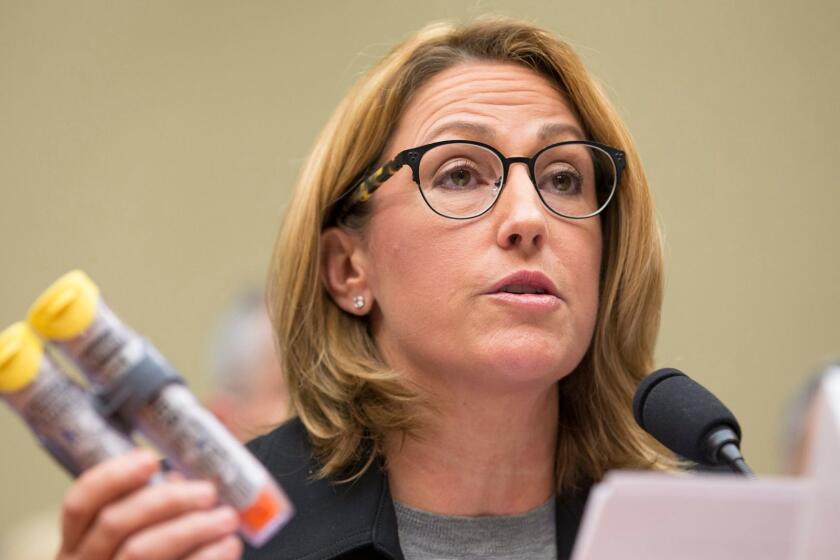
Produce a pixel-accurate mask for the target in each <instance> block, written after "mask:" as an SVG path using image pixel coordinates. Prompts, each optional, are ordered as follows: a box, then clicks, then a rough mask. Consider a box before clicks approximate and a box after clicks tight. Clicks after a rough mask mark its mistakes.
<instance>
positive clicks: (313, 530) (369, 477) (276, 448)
mask: <svg viewBox="0 0 840 560" xmlns="http://www.w3.org/2000/svg"><path fill="white" fill-rule="evenodd" d="M247 447H248V449H249V450H250V451H251V452H252V453H253V454H254V455H255V456H256V457H257V459H259V460H260V462H262V463H263V465H265V467H266V469H267V470H268V472H269V473H270V474H271V475H272V476H273V477H274V479H275V480H276V481H277V482H278V483H279V484H280V486H281V487H282V488H283V491H284V492H286V494H287V495H288V497H289V499H290V500H291V502H292V504H293V505H294V507H295V515H294V517H293V518H292V520H291V521H290V522H289V524H288V525H287V526H286V527H284V528H283V529H282V530H280V532H279V533H278V534H277V535H275V537H274V538H273V539H271V540H270V541H268V542H267V543H266V544H265V545H263V546H262V547H261V548H260V549H251V548H248V547H246V551H245V555H244V556H243V558H247V559H251V560H257V559H268V558H271V559H272V560H276V559H307V560H309V559H313V560H314V559H321V558H324V559H326V558H337V557H339V556H342V555H345V554H348V553H352V552H353V551H356V550H361V549H365V548H370V547H374V548H376V549H381V548H384V549H387V550H393V547H394V546H396V550H398V545H397V544H396V543H397V541H396V521H395V519H393V517H394V514H393V505H392V502H391V496H390V493H389V492H388V484H387V481H386V479H385V476H384V474H383V473H382V472H381V470H380V469H379V467H378V466H373V467H371V468H370V469H369V470H368V471H367V472H366V473H365V474H364V475H363V476H362V477H361V478H359V479H358V480H356V481H354V482H352V483H345V484H338V483H336V482H335V481H333V480H330V479H325V478H318V477H317V474H318V468H319V465H318V463H317V460H316V459H315V457H314V456H313V452H312V445H311V443H310V440H309V435H308V433H307V431H306V428H305V427H304V425H303V423H302V422H301V421H300V420H299V419H297V418H293V419H291V420H289V421H287V422H286V423H284V424H283V425H281V426H280V427H278V428H277V429H275V430H274V431H272V432H270V433H268V434H266V435H264V436H261V437H259V438H257V439H255V440H253V441H251V442H249V443H248V445H247ZM392 556H396V555H392ZM368 557H369V558H371V557H376V556H368Z"/></svg>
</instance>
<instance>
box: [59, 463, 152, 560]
mask: <svg viewBox="0 0 840 560" xmlns="http://www.w3.org/2000/svg"><path fill="white" fill-rule="evenodd" d="M157 469H158V459H157V456H156V455H155V454H154V453H153V452H152V451H150V450H148V449H138V450H135V451H131V452H129V453H126V454H125V455H122V456H121V457H117V458H115V459H112V460H110V461H106V462H104V463H102V464H100V465H97V466H95V467H93V468H92V469H90V470H88V471H86V472H84V473H83V474H82V476H80V477H79V479H78V480H77V481H76V482H75V483H74V484H73V486H72V487H71V488H70V490H69V491H68V492H67V495H66V496H65V498H64V503H63V506H62V513H61V536H62V541H61V552H64V553H69V552H72V551H74V550H75V549H76V547H78V545H79V543H80V541H81V540H82V537H83V536H84V534H85V532H86V531H87V530H88V528H89V527H90V525H91V524H92V523H93V521H94V519H95V518H96V515H97V513H98V512H99V510H101V509H102V508H103V507H105V506H106V505H107V504H108V503H109V502H111V501H113V500H116V499H117V498H119V497H120V496H122V495H124V494H126V493H128V492H131V491H132V490H136V489H137V488H141V487H142V486H143V485H145V484H146V483H147V482H148V481H149V479H150V478H151V476H152V474H154V473H155V472H156V471H157Z"/></svg>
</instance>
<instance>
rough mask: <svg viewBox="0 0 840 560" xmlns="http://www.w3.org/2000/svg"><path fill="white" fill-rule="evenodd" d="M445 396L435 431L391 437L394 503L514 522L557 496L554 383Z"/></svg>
mask: <svg viewBox="0 0 840 560" xmlns="http://www.w3.org/2000/svg"><path fill="white" fill-rule="evenodd" d="M449 389H451V387H450V388H449ZM435 393H437V392H435ZM440 394H442V393H437V395H438V396H437V398H436V400H435V401H434V402H435V403H436V404H437V405H438V407H439V408H438V412H439V414H438V415H436V417H435V419H434V424H433V425H431V426H429V427H428V428H426V429H425V430H424V431H422V432H421V433H418V434H414V435H409V436H407V437H405V438H403V437H402V435H401V434H392V435H390V436H389V437H388V438H386V445H385V455H386V460H387V468H388V475H389V484H390V488H391V493H392V495H393V497H394V499H395V500H396V501H398V502H401V503H403V504H406V505H408V506H411V507H414V508H417V509H422V510H426V511H430V512H434V513H439V514H442V515H468V516H476V515H510V514H516V513H522V512H525V511H529V510H531V509H534V508H536V507H538V506H540V505H542V504H544V503H545V502H546V500H548V499H549V497H551V496H553V495H554V493H555V487H556V483H555V480H556V477H555V457H556V448H557V430H558V423H557V406H558V395H557V385H556V384H553V385H551V386H549V387H545V388H543V389H542V390H539V391H528V392H524V391H523V392H521V393H511V392H506V393H504V394H501V393H498V394H482V395H479V394H477V393H476V392H474V391H469V392H466V391H450V392H449V393H448V394H447V397H446V398H440Z"/></svg>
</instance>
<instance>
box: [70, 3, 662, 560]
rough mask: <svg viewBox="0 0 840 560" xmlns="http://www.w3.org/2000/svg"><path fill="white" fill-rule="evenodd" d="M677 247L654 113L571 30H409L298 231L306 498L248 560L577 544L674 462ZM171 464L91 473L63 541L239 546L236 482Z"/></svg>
mask: <svg viewBox="0 0 840 560" xmlns="http://www.w3.org/2000/svg"><path fill="white" fill-rule="evenodd" d="M661 268H662V264H661V255H660V245H659V239H658V235H657V230H656V226H655V220H654V217H653V210H652V205H651V199H650V194H649V192H648V188H647V183H646V180H645V177H644V173H643V171H642V168H641V164H640V162H639V159H638V156H637V154H636V151H635V148H634V146H633V143H632V141H631V139H630V135H629V133H628V132H627V130H626V129H625V128H624V126H623V124H622V123H621V121H620V119H619V118H618V116H617V114H616V112H615V110H614V109H613V108H612V106H611V105H610V103H609V102H608V101H607V100H606V98H605V97H604V96H603V94H602V93H601V92H600V90H599V89H598V87H597V86H596V84H595V83H594V82H593V80H592V79H591V78H590V76H589V75H588V73H587V71H586V70H585V68H584V67H583V65H582V64H581V62H580V61H579V59H578V58H577V56H576V55H575V54H574V52H573V51H572V50H571V48H570V47H569V46H568V45H567V44H565V43H563V42H562V41H559V40H558V39H556V38H555V37H553V36H552V35H550V34H549V33H547V32H545V31H543V30H540V29H539V28H536V27H533V26H531V25H529V24H525V23H522V22H518V21H510V20H499V19H488V20H482V21H479V22H476V23H473V24H469V25H467V26H464V27H460V28H453V27H449V26H443V25H434V26H430V27H427V28H426V29H424V30H422V31H421V32H420V33H418V34H417V35H415V36H414V37H412V38H411V39H409V40H408V41H406V42H404V43H403V44H402V45H400V46H398V47H397V48H396V49H395V50H394V51H392V52H391V53H390V54H389V55H388V56H387V57H386V58H385V59H384V60H383V61H382V62H380V63H379V64H378V65H377V66H376V67H375V68H373V69H372V70H371V71H370V72H369V73H368V74H367V75H366V76H365V77H363V78H362V79H361V80H360V81H359V83H358V84H357V85H356V86H355V87H354V89H353V90H352V91H351V92H350V93H349V95H348V96H347V97H346V98H345V100H344V101H343V102H342V104H341V105H340V107H339V108H338V110H337V112H336V114H335V115H334V116H333V118H332V119H331V120H330V122H329V123H328V125H327V126H326V128H325V130H324V132H323V133H322V135H321V137H320V139H319V140H318V142H317V144H316V146H315V148H314V150H313V153H312V155H311V157H310V159H309V161H308V163H307V165H306V166H305V168H304V170H303V173H302V175H301V178H300V181H299V183H298V185H297V188H296V190H295V193H294V195H293V198H292V201H291V203H290V206H289V210H288V213H287V215H286V218H285V221H284V224H283V227H282V229H281V231H280V234H279V237H278V240H277V244H276V250H275V255H274V258H273V266H272V268H271V272H270V277H269V303H270V305H271V309H272V318H273V324H274V329H275V333H276V336H277V340H278V343H279V347H280V352H281V355H282V356H283V361H284V364H283V366H284V370H285V371H286V372H287V375H288V385H289V389H290V393H291V405H292V412H293V414H294V415H295V416H296V418H295V419H293V420H291V421H290V422H288V423H287V424H285V425H283V426H281V427H280V428H278V429H277V430H276V431H274V432H272V433H271V434H269V435H267V436H264V437H262V438H260V439H258V440H256V441H254V442H252V444H251V449H252V450H253V451H254V452H255V454H256V455H257V456H258V457H260V459H261V460H262V461H263V462H264V463H265V464H266V465H267V466H268V467H269V470H270V471H271V472H272V473H274V474H275V476H277V478H278V480H279V482H280V483H281V485H282V486H283V487H284V488H285V489H286V490H287V492H288V493H289V495H290V497H291V499H292V500H293V501H294V502H295V504H296V506H297V509H298V514H297V517H296V518H295V520H294V521H293V522H292V523H291V524H290V525H289V526H288V527H287V528H285V529H284V530H283V531H281V533H280V534H279V535H278V536H277V537H276V538H275V539H274V540H273V541H271V542H269V543H268V544H267V545H266V546H265V547H263V548H262V549H260V550H249V551H246V557H249V558H308V559H310V558H311V559H315V558H339V557H341V558H356V557H357V558H377V557H382V558H402V557H405V558H447V557H449V558H461V557H466V556H467V555H472V556H473V557H477V556H480V557H485V558H514V557H515V558H519V557H528V558H565V557H567V556H568V554H569V553H570V550H571V547H572V543H573V541H574V535H575V532H576V530H577V525H578V523H579V521H580V515H581V512H582V508H583V503H584V500H585V496H586V493H587V491H588V488H589V486H590V485H591V484H592V483H593V482H596V481H597V480H599V479H600V478H601V477H602V476H603V474H604V473H605V472H606V471H607V470H608V469H611V468H621V467H625V468H626V467H630V468H658V469H664V468H670V467H671V466H672V465H673V458H672V457H671V456H670V455H668V454H667V453H666V452H665V451H664V450H663V449H662V448H660V447H659V446H657V445H656V444H655V443H654V442H653V441H652V440H651V439H650V438H649V437H648V436H646V435H645V434H644V433H643V432H642V431H641V430H640V429H639V428H637V427H636V425H635V423H634V421H633V419H632V413H631V411H630V400H631V398H632V394H633V391H634V388H635V386H636V384H637V383H638V382H639V381H640V380H641V378H642V377H643V376H644V374H645V373H646V372H647V371H649V369H650V368H651V362H652V352H653V347H654V342H655V337H656V332H657V328H658V319H659V310H660V305H661V288H662V281H661ZM153 470H154V462H153V460H152V459H151V458H150V457H149V456H142V455H134V456H131V457H128V458H122V459H117V460H115V461H112V462H111V463H108V464H107V465H102V466H100V467H98V468H97V469H94V470H93V471H91V472H90V473H88V474H87V475H85V476H83V477H82V478H81V479H80V480H79V481H78V482H77V483H76V484H75V485H74V488H73V489H71V491H70V492H69V493H68V496H67V498H66V500H65V518H64V544H63V547H62V552H61V554H60V556H59V557H60V558H63V559H64V558H68V559H69V558H82V557H83V558H99V557H103V558H110V557H116V558H122V557H133V556H132V555H135V556H138V557H143V558H182V557H186V558H203V557H205V556H206V557H224V558H228V557H236V556H237V555H238V554H239V549H238V543H237V541H236V540H235V538H234V537H232V536H231V532H232V531H233V530H234V526H235V519H234V517H233V516H232V515H231V512H230V511H229V510H226V509H225V508H216V509H212V505H211V504H212V501H213V495H212V491H211V490H210V489H209V488H208V487H207V486H204V485H202V484H201V483H198V482H190V483H187V482H180V481H172V482H170V483H167V484H165V485H157V486H156V487H151V488H145V487H143V484H144V482H145V480H146V479H147V478H148V476H149V475H150V474H151V472H152V471H153ZM121 555H123V556H121ZM202 555H204V556H202ZM214 555H215V556H214Z"/></svg>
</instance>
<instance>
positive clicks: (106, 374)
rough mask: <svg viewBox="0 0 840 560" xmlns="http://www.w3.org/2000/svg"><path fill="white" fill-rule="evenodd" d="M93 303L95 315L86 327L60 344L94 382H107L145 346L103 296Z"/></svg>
mask: <svg viewBox="0 0 840 560" xmlns="http://www.w3.org/2000/svg"><path fill="white" fill-rule="evenodd" d="M96 305H97V307H96V315H95V316H94V320H93V322H92V323H91V325H90V326H89V327H88V328H87V330H85V331H84V332H83V333H81V334H80V335H79V336H77V337H75V338H73V339H71V340H66V341H62V342H61V343H60V344H59V346H60V347H61V348H62V349H63V351H64V352H66V353H67V354H69V355H70V356H71V357H72V358H73V360H74V361H75V362H76V364H77V365H78V366H79V367H80V368H81V369H82V371H83V372H85V374H86V375H88V376H90V378H91V379H92V380H93V381H94V382H95V383H98V384H101V385H105V386H107V385H108V384H109V383H110V382H112V381H114V380H115V379H118V378H119V377H120V376H121V375H123V374H124V373H125V372H126V371H128V370H129V369H130V368H131V367H133V366H134V365H136V364H137V363H138V362H139V361H140V360H142V359H143V356H144V355H145V352H146V349H145V343H144V342H143V339H142V338H141V337H140V336H138V335H137V334H136V333H135V332H133V331H132V330H131V329H129V328H128V327H126V326H125V325H124V324H123V323H122V322H121V321H120V320H119V319H118V318H117V317H116V315H114V313H113V312H112V311H111V310H110V309H109V308H108V306H107V305H105V302H103V301H102V299H99V300H98V301H97V304H96Z"/></svg>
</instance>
